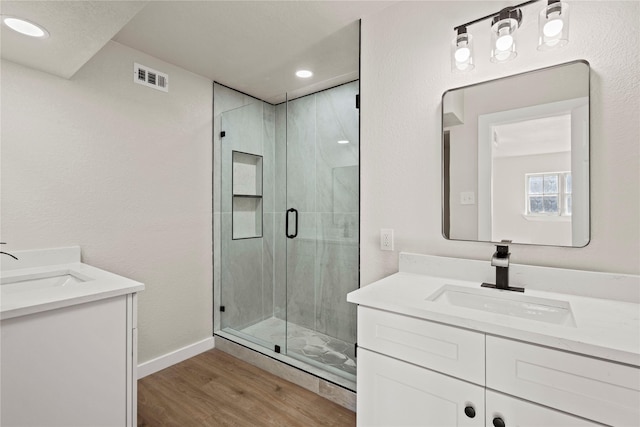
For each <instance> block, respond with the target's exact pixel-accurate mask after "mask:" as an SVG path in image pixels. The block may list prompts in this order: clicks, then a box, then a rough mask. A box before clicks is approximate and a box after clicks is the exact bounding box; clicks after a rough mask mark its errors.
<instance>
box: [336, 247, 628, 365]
mask: <svg viewBox="0 0 640 427" xmlns="http://www.w3.org/2000/svg"><path fill="white" fill-rule="evenodd" d="M432 258H436V257H432ZM474 262H477V261H474ZM401 265H402V262H401ZM401 270H402V268H401ZM480 283H481V282H480V281H478V282H476V281H468V280H460V279H448V278H443V277H434V276H429V275H425V274H416V273H410V272H403V271H401V272H399V273H396V274H393V275H391V276H389V277H387V278H384V279H382V280H379V281H377V282H374V283H372V284H370V285H368V286H365V287H362V288H360V289H358V290H356V291H353V292H351V293H350V294H348V296H347V301H349V302H351V303H355V304H359V305H362V306H366V307H371V308H376V309H380V310H385V311H389V312H394V313H398V314H403V315H407V316H411V317H416V318H420V319H425V320H430V321H434V322H439V323H443V324H447V325H451V326H456V327H460V328H465V329H469V330H474V331H478V332H481V333H486V334H490V335H496V336H501V337H505V338H511V339H515V340H522V341H527V342H531V343H534V344H539V345H542V346H547V347H552V348H556V349H560V350H565V351H570V352H575V353H581V354H585V355H589V356H593V357H598V358H603V359H608V360H613V361H617V362H620V363H626V364H629V365H633V366H640V304H637V303H635V302H623V301H616V300H609V299H603V298H593V297H587V296H582V295H572V294H561V293H555V292H548V291H541V290H536V289H525V293H524V295H526V296H528V297H537V298H547V299H554V300H560V301H564V302H567V303H569V304H570V307H571V311H572V313H573V318H574V320H575V326H573V325H571V326H564V325H557V324H553V323H546V322H542V321H538V320H531V319H525V318H520V317H514V316H511V315H506V314H498V313H493V312H489V311H483V310H475V309H470V308H466V307H459V306H454V305H448V304H442V303H438V302H434V301H430V300H429V297H431V296H432V295H434V294H435V293H437V292H438V291H439V290H440V289H441V288H442V287H443V286H445V285H449V286H457V287H461V288H469V289H482V291H485V292H486V293H487V294H485V295H495V294H492V293H496V292H498V293H499V292H509V293H511V291H500V290H495V289H486V288H480ZM525 288H526V286H525ZM521 295H522V294H521Z"/></svg>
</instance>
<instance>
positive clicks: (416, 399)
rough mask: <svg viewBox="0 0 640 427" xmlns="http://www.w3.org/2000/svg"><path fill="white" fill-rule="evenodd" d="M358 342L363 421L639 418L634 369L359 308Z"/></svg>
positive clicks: (538, 422) (572, 422) (560, 422)
mask: <svg viewBox="0 0 640 427" xmlns="http://www.w3.org/2000/svg"><path fill="white" fill-rule="evenodd" d="M358 346H359V348H358V393H357V396H358V397H357V399H358V412H357V423H358V426H361V427H363V426H485V425H486V426H496V427H503V426H521V427H524V426H532V427H533V426H558V427H561V426H562V427H565V426H596V425H602V424H608V425H617V426H618V425H619V426H624V425H629V426H631V425H637V424H635V422H636V420H638V407H637V405H638V403H640V401H639V400H638V398H639V397H640V394H639V391H638V375H640V371H639V370H638V369H637V368H634V367H629V366H625V365H622V364H618V363H612V362H608V361H603V360H599V359H594V358H590V357H585V356H580V355H576V354H572V353H568V352H563V351H558V350H553V349H548V348H544V347H540V346H537V345H531V344H526V343H522V342H518V341H514V340H510V339H504V338H499V337H494V336H490V335H485V334H483V333H481V332H475V331H469V330H466V329H462V328H459V327H453V326H449V325H445V324H441V323H436V322H431V321H428V320H424V319H418V318H414V317H409V316H404V315H400V314H397V313H391V312H387V311H382V310H377V309H372V308H369V307H364V306H359V307H358ZM485 355H486V358H485ZM470 408H471V409H470Z"/></svg>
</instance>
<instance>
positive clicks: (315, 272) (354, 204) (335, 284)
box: [275, 82, 359, 342]
mask: <svg viewBox="0 0 640 427" xmlns="http://www.w3.org/2000/svg"><path fill="white" fill-rule="evenodd" d="M358 90H359V87H358V82H352V83H349V84H346V85H342V86H338V87H336V88H333V89H330V90H326V91H322V92H318V93H316V94H314V95H309V96H305V97H302V98H298V99H296V100H293V101H290V102H289V104H288V109H285V108H284V107H282V106H278V107H276V124H277V128H276V151H278V147H283V146H285V144H286V156H287V164H286V175H287V176H286V186H287V187H286V188H287V194H286V206H285V205H282V211H284V210H285V209H287V208H288V207H294V208H296V209H297V210H298V211H299V212H300V221H299V231H298V237H297V238H296V239H293V240H288V242H287V245H286V247H285V248H278V249H280V250H279V251H276V254H275V256H276V265H278V266H280V268H284V266H286V269H287V271H286V276H287V277H286V278H287V288H286V302H287V307H286V318H287V320H288V321H290V322H293V323H295V324H297V325H300V326H304V327H307V328H310V329H313V330H317V331H319V332H322V333H324V334H326V335H329V336H333V337H336V338H339V339H342V340H344V341H347V342H355V339H356V323H355V322H356V312H355V307H353V306H352V305H351V304H347V303H346V298H345V295H346V294H347V293H348V292H350V291H352V290H354V289H356V288H357V287H358V240H359V238H358V232H359V227H358V224H359V220H358V208H359V182H358V179H359V174H358V169H359V168H358V162H359V146H358V110H357V109H356V108H355V97H356V94H357V93H358ZM285 119H286V120H285ZM285 126H286V133H285V132H283V130H282V129H284V127H285ZM279 129H280V130H279ZM285 137H286V139H285ZM338 141H349V143H348V144H339V143H338ZM280 179H284V178H282V177H281V178H280ZM278 182H279V181H278V174H276V187H277V188H281V187H280V186H279V185H278ZM283 202H284V201H283ZM282 222H284V219H283V220H282ZM283 226H284V225H283ZM284 251H286V252H284ZM285 256H286V257H287V261H286V262H280V258H284V257H285ZM277 300H278V301H284V299H283V298H282V297H281V298H280V299H277ZM283 312H284V310H283V309H280V310H277V311H276V313H283ZM282 318H284V317H282Z"/></svg>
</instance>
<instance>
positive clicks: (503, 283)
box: [481, 240, 524, 292]
mask: <svg viewBox="0 0 640 427" xmlns="http://www.w3.org/2000/svg"><path fill="white" fill-rule="evenodd" d="M501 243H511V241H510V240H503V241H502V242H501ZM509 255H511V254H510V253H509V246H507V245H497V250H496V252H495V253H494V254H493V256H492V257H491V265H492V266H494V267H495V268H496V284H495V285H494V284H491V283H483V284H482V285H481V286H482V287H483V288H493V289H500V290H503V291H515V292H524V288H518V287H515V286H509Z"/></svg>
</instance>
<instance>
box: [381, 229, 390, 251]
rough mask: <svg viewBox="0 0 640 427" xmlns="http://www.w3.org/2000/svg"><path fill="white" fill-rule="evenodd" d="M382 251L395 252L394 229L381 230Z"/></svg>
mask: <svg viewBox="0 0 640 427" xmlns="http://www.w3.org/2000/svg"><path fill="white" fill-rule="evenodd" d="M380 249H381V250H383V251H392V250H393V229H391V228H381V229H380Z"/></svg>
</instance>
